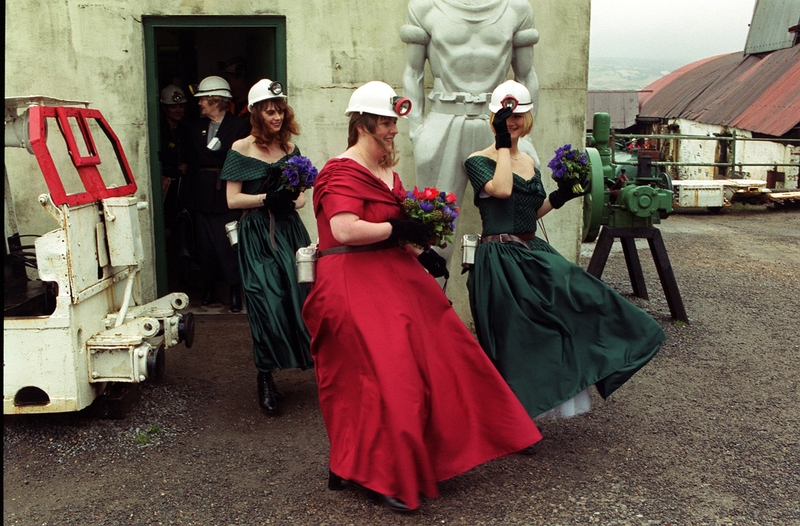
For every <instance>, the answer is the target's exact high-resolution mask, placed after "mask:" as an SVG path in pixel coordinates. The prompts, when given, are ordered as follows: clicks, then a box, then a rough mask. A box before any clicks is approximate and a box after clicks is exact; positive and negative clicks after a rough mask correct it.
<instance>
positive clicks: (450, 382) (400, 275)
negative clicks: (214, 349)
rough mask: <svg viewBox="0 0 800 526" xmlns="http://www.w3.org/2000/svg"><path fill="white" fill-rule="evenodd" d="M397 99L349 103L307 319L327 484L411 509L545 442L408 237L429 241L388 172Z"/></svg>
mask: <svg viewBox="0 0 800 526" xmlns="http://www.w3.org/2000/svg"><path fill="white" fill-rule="evenodd" d="M397 99H398V98H397V97H396V95H395V92H394V90H393V89H392V88H391V87H390V86H389V85H387V84H385V83H383V82H370V83H367V84H366V85H364V86H362V87H360V88H359V89H357V90H356V91H355V92H354V93H353V96H352V97H351V99H350V105H349V107H348V109H347V113H346V114H348V115H350V127H349V138H348V149H347V150H346V151H345V152H344V153H342V154H341V155H339V156H338V157H336V158H333V159H331V160H330V161H328V163H327V164H326V165H325V167H324V168H323V169H322V171H321V172H320V174H319V175H318V177H317V180H316V183H315V187H314V213H315V214H316V218H317V227H318V231H319V247H318V248H319V256H320V257H319V260H318V262H317V268H316V282H315V283H314V285H313V288H312V290H311V293H310V295H309V297H308V299H307V301H306V303H305V306H304V308H303V319H304V321H305V322H306V324H307V326H308V329H309V332H310V333H311V354H312V356H313V358H314V364H315V370H316V376H317V382H318V386H319V399H320V407H321V409H322V415H323V418H324V420H325V427H326V429H327V432H328V438H329V440H330V479H329V488H330V489H339V488H340V487H341V484H342V482H343V481H350V482H353V483H355V484H358V485H360V486H362V487H364V488H366V489H367V490H368V491H369V492H370V495H371V496H373V497H374V498H375V499H377V500H380V501H381V502H383V503H384V504H386V505H387V506H388V507H389V508H391V509H392V510H394V511H411V510H414V509H416V508H417V507H418V506H419V494H420V493H423V494H425V495H427V496H429V497H436V496H438V490H437V487H436V483H437V482H438V481H441V480H445V479H448V478H451V477H454V476H456V475H458V474H461V473H463V472H465V471H467V470H469V469H472V468H473V467H475V466H477V465H479V464H481V463H483V462H486V461H488V460H491V459H494V458H497V457H499V456H502V455H506V454H509V453H514V452H518V451H521V450H523V449H525V448H528V447H529V446H531V445H533V444H534V443H536V442H538V441H539V440H541V435H540V434H539V431H538V429H537V428H536V426H535V425H534V424H533V422H532V420H531V418H530V417H529V416H528V414H527V413H526V412H525V409H524V408H523V407H522V405H521V404H520V402H519V401H518V400H517V398H516V397H515V396H514V394H513V393H512V392H511V390H510V389H509V387H508V386H507V385H506V383H505V381H504V380H503V379H502V377H500V375H499V374H498V373H497V372H496V369H495V368H494V366H492V364H491V362H490V361H489V359H488V358H487V356H486V354H485V353H484V352H483V350H482V349H481V348H480V346H479V345H478V343H477V342H476V340H475V338H474V337H473V336H472V334H471V333H470V332H469V330H468V329H467V328H466V327H465V326H464V324H463V323H462V322H461V320H460V319H459V318H458V316H457V314H456V313H455V311H454V310H453V308H452V306H451V305H450V302H449V301H448V299H447V297H446V296H445V295H444V293H443V292H442V290H441V289H440V288H439V286H438V284H437V282H436V280H435V279H434V276H437V275H441V274H442V273H443V269H444V261H443V260H442V259H441V258H440V257H439V256H435V255H434V254H435V253H433V252H430V251H425V252H424V253H425V254H427V256H423V257H422V258H420V259H418V256H419V255H420V253H422V251H421V250H420V249H418V248H414V247H413V246H412V245H411V244H407V243H405V242H406V241H408V242H411V243H414V244H417V245H422V246H425V245H427V243H428V241H429V240H430V238H431V232H430V230H429V229H428V227H427V226H424V225H422V224H421V223H416V222H414V221H411V220H408V219H405V218H404V213H403V209H402V207H401V203H402V200H403V198H404V197H405V190H404V189H403V185H402V183H401V182H400V178H399V176H398V175H397V173H396V172H393V171H392V168H391V167H392V166H394V164H395V163H396V161H395V157H394V147H393V139H394V137H395V135H397V117H398V112H399V114H401V115H402V114H404V112H405V111H406V110H407V106H403V104H404V103H407V99H405V100H403V99H401V100H397ZM437 258H438V259H437ZM421 263H422V264H421ZM423 265H424V266H423ZM426 269H428V271H426Z"/></svg>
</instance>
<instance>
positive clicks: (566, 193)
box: [547, 177, 588, 208]
mask: <svg viewBox="0 0 800 526" xmlns="http://www.w3.org/2000/svg"><path fill="white" fill-rule="evenodd" d="M587 181H588V178H586V177H583V178H581V179H563V178H562V179H560V180H559V181H558V189H557V190H555V191H553V192H550V195H548V196H547V198H548V199H550V204H551V205H553V208H561V207H562V206H564V203H566V202H567V201H569V200H570V199H575V198H576V197H580V196H582V195H586V194H587V193H588V192H587V191H586V183H587ZM576 183H580V185H581V187H582V188H583V189H584V191H583V192H579V193H577V194H576V193H575V192H573V191H572V187H573V186H575V184H576Z"/></svg>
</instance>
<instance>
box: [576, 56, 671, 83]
mask: <svg viewBox="0 0 800 526" xmlns="http://www.w3.org/2000/svg"><path fill="white" fill-rule="evenodd" d="M683 65H685V64H681V63H676V62H670V61H663V60H659V61H654V60H646V59H641V58H637V59H630V58H627V59H624V58H605V57H604V58H594V57H591V58H590V59H589V89H590V90H603V91H606V90H640V89H642V88H644V87H645V86H647V85H648V84H650V83H651V82H653V81H654V80H657V79H660V78H661V77H663V76H664V75H666V74H667V73H669V72H671V71H674V70H676V69H677V68H679V67H681V66H683Z"/></svg>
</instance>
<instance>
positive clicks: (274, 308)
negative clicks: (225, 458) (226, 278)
mask: <svg viewBox="0 0 800 526" xmlns="http://www.w3.org/2000/svg"><path fill="white" fill-rule="evenodd" d="M248 109H249V111H250V122H251V124H252V132H251V134H250V135H249V136H247V137H245V138H244V139H241V140H239V141H236V142H235V143H233V148H232V149H231V151H230V152H229V153H228V156H227V158H226V160H225V166H224V168H223V170H222V175H221V177H222V179H223V180H226V181H227V182H226V185H227V186H226V192H227V197H228V206H229V207H230V208H239V209H245V210H246V212H245V213H244V214H243V217H242V219H241V221H240V222H239V232H238V239H239V242H238V245H239V270H240V272H241V276H242V286H243V288H244V293H245V305H246V306H247V316H248V319H249V321H250V331H251V333H252V336H253V355H254V356H255V363H256V368H257V369H258V377H257V382H258V402H259V405H261V407H262V408H263V409H264V411H265V412H267V413H268V414H271V415H274V414H277V412H278V401H279V400H280V399H281V398H282V395H281V394H280V393H279V392H278V391H277V390H276V389H275V383H274V380H273V377H272V371H273V370H275V369H288V368H294V367H299V368H301V369H308V368H310V367H313V363H314V362H313V361H312V359H311V353H310V351H309V345H310V342H311V338H310V336H309V334H308V330H307V329H306V326H305V324H304V323H303V319H302V317H301V314H300V313H301V310H302V308H303V303H304V302H305V299H306V296H307V295H308V289H307V287H306V286H305V285H302V286H301V285H298V283H297V275H296V269H295V252H296V251H297V249H298V248H300V247H305V246H308V245H309V244H310V242H311V241H310V239H309V236H308V231H307V230H306V228H305V226H304V225H303V222H302V221H301V219H300V216H299V215H298V213H297V212H296V209H297V208H302V207H303V205H305V202H306V198H305V195H304V193H301V192H298V191H296V190H295V191H293V190H291V189H289V188H287V187H286V185H285V183H284V182H282V177H281V174H282V171H283V168H284V164H285V163H286V162H287V161H288V160H289V159H290V158H291V157H293V156H296V155H300V150H299V149H298V148H297V146H296V145H294V144H293V143H291V142H290V139H291V138H292V136H293V135H297V134H298V133H299V127H298V125H297V123H296V122H295V120H294V112H293V111H292V108H291V107H290V106H289V105H288V104H287V103H286V96H285V95H284V94H283V87H282V86H281V85H280V83H277V82H272V81H270V80H269V79H262V80H260V81H258V82H257V83H256V84H255V85H253V87H252V88H251V89H250V93H249V95H248Z"/></svg>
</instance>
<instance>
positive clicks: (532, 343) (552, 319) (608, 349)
mask: <svg viewBox="0 0 800 526" xmlns="http://www.w3.org/2000/svg"><path fill="white" fill-rule="evenodd" d="M531 107H532V104H531V97H530V93H529V92H528V90H527V89H526V88H525V87H524V86H523V85H522V84H519V83H517V82H514V81H508V82H505V83H503V84H501V85H500V86H498V88H497V89H495V91H494V92H493V93H492V99H491V104H490V106H489V109H490V111H492V113H493V114H492V116H491V118H490V124H491V125H492V127H493V128H494V131H495V134H496V135H495V144H493V145H491V146H489V147H488V148H486V149H484V150H481V151H479V152H475V153H473V154H472V155H471V156H470V157H469V158H468V159H467V160H466V162H465V166H466V169H467V174H468V175H469V179H470V182H471V183H472V187H473V189H474V191H475V205H476V206H477V207H478V208H479V209H480V213H481V219H482V222H483V229H482V236H481V244H480V245H479V246H478V249H477V250H476V253H475V262H474V267H473V268H472V270H471V271H470V275H469V277H468V279H467V287H468V289H469V299H470V308H471V310H472V316H473V318H474V321H475V327H476V331H477V335H478V340H479V341H480V343H481V346H482V347H483V349H484V351H486V353H487V354H488V355H489V357H490V358H491V359H492V361H493V362H494V364H495V366H496V367H497V368H498V370H499V371H500V374H501V375H502V376H503V377H504V378H505V379H506V381H507V382H508V384H509V385H510V386H511V389H512V390H513V391H514V393H515V394H516V395H517V397H518V398H519V399H520V401H521V402H522V405H523V406H525V409H527V411H528V414H529V415H530V416H531V417H532V418H537V417H540V416H544V415H545V414H546V415H548V416H553V417H558V416H562V417H567V416H572V415H575V414H579V413H582V412H584V411H588V409H589V394H588V391H587V388H588V387H590V386H591V385H595V386H596V388H597V390H598V392H599V394H600V395H601V396H602V397H603V398H606V397H608V396H609V395H610V394H611V393H613V392H614V391H615V390H616V389H617V388H618V387H619V386H621V385H622V384H623V383H624V382H625V381H627V380H628V379H629V378H630V377H631V376H633V374H634V373H635V372H636V371H638V370H639V369H640V368H641V367H643V366H644V365H645V364H646V363H647V362H648V361H649V360H650V359H651V358H652V357H653V356H654V355H655V354H656V352H657V351H658V349H659V347H660V346H661V343H662V342H663V340H664V339H665V338H666V336H665V334H664V331H663V330H662V329H661V326H660V325H659V324H658V323H657V322H656V321H655V320H653V318H651V317H650V316H649V315H648V314H647V313H645V312H644V311H643V310H641V309H639V308H638V307H636V306H634V305H633V304H632V303H630V302H629V301H627V300H626V299H625V298H623V297H621V296H620V295H619V294H617V293H616V292H614V291H613V290H611V289H610V288H609V287H608V286H607V285H605V284H604V283H603V282H602V281H600V280H598V279H596V278H594V277H593V276H591V275H590V274H588V273H587V272H586V271H584V270H583V269H582V268H581V267H579V266H578V265H575V264H574V263H572V262H570V261H567V259H565V258H564V257H563V256H561V255H560V254H559V253H558V252H557V251H556V250H555V249H554V248H553V247H551V246H550V244H549V243H547V242H546V241H545V240H543V239H541V238H539V237H535V232H536V221H537V219H538V218H540V217H542V216H544V215H545V214H547V213H548V212H550V211H551V210H553V209H554V208H561V206H563V205H564V203H565V202H566V201H568V200H570V199H573V198H574V197H578V196H579V195H580V194H575V193H573V192H572V188H571V186H572V184H571V183H569V184H564V185H563V187H562V186H559V188H558V189H557V190H555V191H554V192H551V193H550V194H549V195H547V194H546V193H545V190H544V186H543V185H542V180H541V174H540V173H539V170H538V168H536V166H535V164H534V160H533V159H532V158H531V157H530V156H529V155H527V154H526V153H523V152H521V151H520V150H519V149H518V147H517V144H518V141H519V139H520V138H521V137H524V136H525V135H527V134H528V133H529V132H530V130H531V127H532V125H533V117H532V116H531V112H530V109H531Z"/></svg>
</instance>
